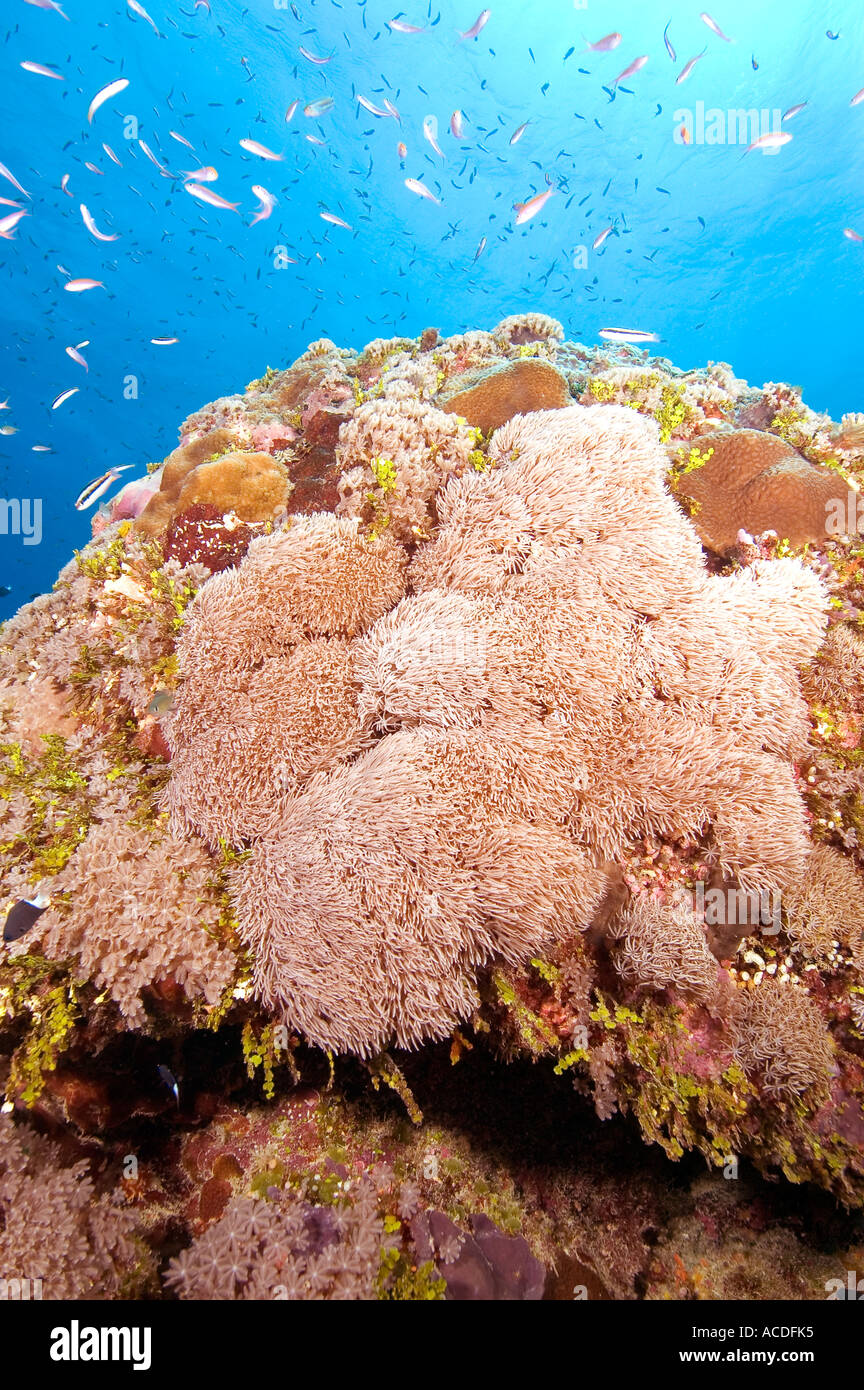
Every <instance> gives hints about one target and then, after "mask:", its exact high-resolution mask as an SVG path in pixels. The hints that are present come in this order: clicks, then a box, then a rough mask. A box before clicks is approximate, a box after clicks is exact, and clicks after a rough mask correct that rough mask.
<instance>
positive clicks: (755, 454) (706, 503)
mask: <svg viewBox="0 0 864 1390" xmlns="http://www.w3.org/2000/svg"><path fill="white" fill-rule="evenodd" d="M691 443H692V446H693V447H694V448H697V449H698V450H699V451H700V453H701V454H703V455H704V454H706V453H708V451H709V450H711V451H712V453H711V456H710V457H709V458H708V460H707V461H706V462H705V463H703V464H701V465H700V466H699V467H698V468H695V469H693V470H692V471H690V472H688V473H685V474H684V475H683V476H682V477H681V478H680V479H679V481H678V486H677V491H678V494H679V496H681V497H685V498H687V499H688V500H689V501H690V502H691V503H695V504H696V507H695V511H694V513H693V515H692V517H691V520H692V521H693V525H694V526H695V527H696V530H697V531H698V532H699V535H700V537H701V538H702V542H703V544H704V545H706V546H707V547H708V549H709V550H714V551H716V552H717V553H718V554H721V555H722V554H723V553H724V552H725V551H727V550H729V549H730V548H731V547H732V546H733V545H734V544H735V542H736V539H737V536H738V532H739V531H740V530H744V531H749V532H750V534H751V535H754V536H756V535H760V534H761V533H762V532H763V531H776V533H777V534H778V535H779V536H781V537H783V538H785V539H786V540H788V541H789V542H790V543H791V544H792V545H804V544H805V543H806V542H807V541H817V540H821V539H822V538H823V537H825V536H826V535H828V530H827V525H826V523H827V520H828V516H829V507H830V504H831V503H834V502H836V501H837V499H838V498H840V497H842V498H843V499H844V500H845V495H846V484H845V483H844V482H843V480H842V479H841V478H840V477H838V475H837V474H836V473H832V472H830V471H829V470H828V469H826V468H820V467H819V466H818V465H817V464H813V463H810V462H809V460H808V459H806V458H804V456H803V455H802V454H799V453H798V451H797V449H793V448H792V446H791V444H787V443H786V441H785V440H784V439H780V438H779V437H778V436H777V435H774V434H767V433H765V432H764V431H762V430H716V431H714V432H712V433H711V434H703V435H700V436H698V437H697V438H695V439H693V440H692V441H691Z"/></svg>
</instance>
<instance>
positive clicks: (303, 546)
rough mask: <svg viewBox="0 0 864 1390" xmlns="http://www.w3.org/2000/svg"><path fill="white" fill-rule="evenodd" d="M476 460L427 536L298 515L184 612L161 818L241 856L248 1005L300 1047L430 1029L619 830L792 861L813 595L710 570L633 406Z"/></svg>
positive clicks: (354, 1045)
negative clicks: (297, 1034)
mask: <svg viewBox="0 0 864 1390" xmlns="http://www.w3.org/2000/svg"><path fill="white" fill-rule="evenodd" d="M489 462H490V465H491V466H490V467H489V468H488V469H487V470H486V471H484V472H480V473H478V472H470V471H469V472H466V473H461V474H457V475H456V476H452V477H450V478H449V480H448V479H447V477H446V474H445V475H444V477H443V478H442V480H441V483H440V484H439V490H438V492H437V494H436V495H435V497H434V510H435V514H436V516H437V519H438V525H437V529H436V530H435V533H434V535H433V536H432V537H431V538H430V539H428V540H426V541H420V542H418V543H416V544H412V545H410V546H409V547H407V548H406V546H405V545H403V544H400V543H399V542H398V541H397V540H396V539H395V538H393V537H391V536H389V534H388V533H387V532H385V533H384V537H383V538H380V537H379V538H377V539H376V538H364V535H363V532H362V530H361V529H360V523H359V522H358V520H356V519H355V520H352V521H349V520H347V519H346V520H339V519H336V518H334V517H332V516H328V515H325V514H320V515H317V516H312V517H308V518H303V519H294V520H293V521H292V522H291V523H290V524H289V525H288V526H287V528H286V529H285V530H283V531H280V532H277V533H275V534H274V535H273V536H272V537H264V538H262V539H260V540H256V541H254V542H253V544H252V546H251V547H250V550H249V554H248V556H247V558H246V559H245V560H244V561H243V562H242V563H241V565H240V566H239V568H238V569H237V570H236V571H232V572H231V573H229V574H226V575H224V576H221V577H219V578H217V579H214V580H212V581H210V583H209V584H208V585H207V586H206V587H205V589H204V590H203V591H202V593H201V594H200V596H199V598H198V599H197V600H196V602H195V603H194V604H193V605H192V607H191V609H190V611H189V614H188V619H187V623H186V627H185V631H184V634H183V637H182V639H181V642H180V647H179V652H180V659H181V674H182V679H181V686H180V691H179V695H178V703H177V706H176V709H175V713H174V716H173V727H172V733H171V739H172V751H173V760H172V776H171V783H170V786H169V791H168V805H169V806H170V809H171V812H172V818H173V823H174V826H175V829H176V830H178V831H180V830H186V831H188V830H190V829H191V830H196V831H198V832H199V833H202V834H205V835H206V836H208V838H211V839H212V838H215V837H216V836H220V835H221V836H226V837H228V838H229V839H232V840H234V841H235V842H237V841H248V840H251V841H252V854H251V857H250V859H249V861H248V862H246V863H244V864H243V865H242V866H241V867H239V868H238V869H237V870H236V872H235V876H234V887H235V900H236V903H237V909H238V916H239V921H240V926H241V930H242V932H243V934H244V936H245V939H246V940H247V942H248V944H249V945H250V947H251V948H252V950H253V955H254V960H255V979H256V983H257V988H258V991H259V994H260V997H261V999H262V1000H263V1002H264V1003H265V1004H266V1005H267V1007H268V1009H271V1010H273V1011H274V1012H276V1013H277V1014H278V1015H280V1016H281V1017H283V1018H284V1020H285V1022H286V1023H288V1024H289V1025H290V1026H291V1027H293V1028H296V1029H299V1030H300V1031H302V1032H303V1033H305V1034H306V1036H307V1037H309V1038H311V1039H312V1040H313V1041H315V1042H318V1043H320V1044H321V1045H322V1046H326V1047H331V1048H335V1049H339V1050H346V1049H347V1050H352V1051H358V1052H372V1051H376V1050H378V1049H380V1048H381V1047H383V1046H385V1045H386V1044H387V1043H388V1041H390V1040H391V1039H393V1038H395V1039H396V1041H398V1042H399V1043H401V1044H403V1045H404V1044H409V1045H410V1044H416V1043H419V1042H421V1041H422V1040H423V1039H425V1038H431V1037H438V1036H442V1035H444V1034H446V1033H447V1032H448V1031H449V1030H450V1029H452V1027H453V1026H454V1025H455V1023H456V1022H458V1021H459V1020H460V1019H462V1018H465V1017H467V1016H468V1015H469V1014H470V1013H471V1012H472V1010H473V1009H474V1008H475V1007H476V1006H477V1003H478V995H477V988H476V979H477V973H478V971H479V970H480V969H481V968H482V967H484V966H490V965H493V964H494V963H495V961H496V960H513V961H516V960H519V959H524V958H525V956H526V955H527V954H529V953H530V952H532V951H538V950H541V949H542V948H543V947H544V946H546V945H547V944H548V943H549V942H550V941H551V940H553V939H555V938H559V939H560V938H562V937H564V938H566V937H567V936H568V934H569V935H573V934H577V935H578V934H579V933H581V932H584V931H585V930H586V928H588V927H589V926H590V924H591V922H592V921H593V919H594V916H595V914H596V912H597V911H598V909H599V908H600V905H601V904H602V902H603V900H604V897H605V895H606V892H607V889H608V886H609V880H608V874H607V869H606V867H604V866H606V865H608V863H609V861H615V860H618V859H621V858H622V856H625V855H626V854H627V852H628V850H629V849H630V848H631V847H632V846H633V844H634V843H635V842H636V841H637V840H638V839H639V837H640V836H643V835H646V834H650V835H661V836H667V837H672V838H673V839H674V838H676V837H678V838H692V837H699V836H702V837H707V839H706V845H707V846H708V847H709V853H710V855H712V856H713V858H714V861H715V862H716V863H717V865H718V866H719V867H720V869H721V870H722V871H723V872H726V873H729V874H732V875H736V876H737V878H738V880H739V881H740V882H741V883H742V884H744V885H746V886H753V887H756V888H763V887H766V886H772V887H775V888H779V887H784V886H785V885H787V884H788V883H790V882H791V881H793V880H794V879H795V877H796V876H798V875H800V873H802V872H803V869H804V866H805V864H806V859H807V854H808V850H809V839H808V832H807V825H806V818H805V813H804V807H803V803H802V801H801V797H800V794H799V791H798V788H797V785H796V781H795V775H794V770H793V767H792V764H791V762H790V760H789V759H790V754H794V752H795V751H796V750H798V751H800V749H801V747H802V746H803V742H804V737H805V726H806V708H805V706H804V703H803V700H802V697H801V694H800V691H799V688H798V682H797V670H798V668H799V667H800V666H802V665H803V664H804V663H806V662H807V661H808V660H809V659H810V658H811V657H812V656H813V655H814V653H815V651H816V649H817V648H818V646H819V643H820V641H821V638H822V634H823V631H824V623H825V611H826V602H825V596H824V593H823V591H822V589H821V586H820V584H819V581H818V580H817V579H816V577H815V576H814V575H813V574H812V573H811V572H809V571H807V570H805V569H804V568H803V567H802V566H801V565H800V564H799V563H798V562H797V561H792V560H784V561H778V562H774V563H773V564H763V565H761V566H754V567H753V568H751V569H750V570H748V571H746V572H742V573H739V574H735V575H732V576H729V577H720V576H716V575H714V576H712V575H710V574H709V573H708V572H707V571H706V568H705V565H704V561H703V556H702V550H701V547H700V545H699V542H698V539H697V537H696V536H695V534H694V532H693V530H692V528H691V526H690V524H689V522H688V521H687V520H686V518H685V517H684V516H683V515H682V513H681V512H680V511H679V509H678V508H677V506H676V505H675V503H674V501H673V500H672V498H671V497H670V496H669V494H668V493H667V491H666V490H665V487H664V477H665V470H666V466H667V465H666V458H665V455H664V451H663V450H662V448H661V447H660V444H659V442H658V439H657V431H656V427H655V426H654V425H653V424H651V423H650V422H645V421H644V420H642V419H640V418H639V417H638V416H637V415H635V414H634V413H633V412H631V411H628V410H624V409H621V408H605V407H600V406H595V407H590V408H584V407H579V406H573V407H570V408H568V409H561V410H554V411H548V412H538V413H535V414H532V415H528V416H522V417H516V418H515V419H514V420H512V421H510V422H509V423H508V424H506V425H505V426H503V427H502V428H501V429H500V430H499V431H498V432H497V433H496V435H495V436H494V437H493V439H492V442H491V445H490V449H489ZM406 567H407V568H406ZM406 573H407V593H406V590H405V576H406Z"/></svg>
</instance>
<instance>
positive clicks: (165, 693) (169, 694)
mask: <svg viewBox="0 0 864 1390" xmlns="http://www.w3.org/2000/svg"><path fill="white" fill-rule="evenodd" d="M173 703H174V692H173V690H157V691H156V693H155V694H154V696H153V699H152V700H151V701H150V703H149V705H148V706H147V713H148V714H155V715H156V716H157V717H158V715H160V714H167V713H168V711H169V709H170V708H171V706H172V705H173Z"/></svg>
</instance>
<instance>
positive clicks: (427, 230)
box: [0, 0, 864, 616]
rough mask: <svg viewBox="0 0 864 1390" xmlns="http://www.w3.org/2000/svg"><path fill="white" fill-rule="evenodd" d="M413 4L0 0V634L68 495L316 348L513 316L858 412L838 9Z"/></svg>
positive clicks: (860, 43) (685, 1) (846, 69)
mask: <svg viewBox="0 0 864 1390" xmlns="http://www.w3.org/2000/svg"><path fill="white" fill-rule="evenodd" d="M405 3H406V4H407V8H406V9H404V10H402V11H399V10H398V8H397V6H398V4H399V0H365V3H356V0H340V3H337V0H317V2H316V0H296V3H290V2H289V0H284V3H283V0H249V3H241V2H240V0H209V3H206V2H205V0H197V3H195V0H147V4H146V7H145V6H143V5H140V4H137V3H134V4H133V3H132V0H129V3H127V0H63V4H62V6H60V5H54V6H53V8H52V5H51V3H50V0H2V6H0V36H2V58H0V62H2V81H0V164H2V166H3V170H0V198H2V199H3V200H4V202H3V203H0V231H2V232H3V233H4V235H3V237H2V239H0V305H2V317H3V332H2V335H0V403H2V404H3V405H4V409H2V410H0V429H2V430H4V431H6V430H14V433H5V432H4V433H2V434H0V494H2V498H3V500H4V501H8V500H10V499H18V501H19V503H21V502H23V501H24V500H25V499H27V500H29V501H30V502H31V504H32V503H34V502H35V501H36V500H38V501H39V502H41V527H40V528H39V534H38V535H37V529H36V528H35V527H33V528H32V530H31V536H30V537H29V539H30V540H32V541H33V543H31V544H25V540H27V539H28V537H26V536H24V535H22V534H19V535H13V534H5V535H2V536H0V543H2V548H0V587H2V588H3V589H8V590H9V592H8V593H5V594H4V595H3V596H2V598H0V616H7V615H8V614H9V613H11V612H13V611H14V610H15V609H17V608H18V607H19V606H20V605H21V603H23V602H25V601H26V600H27V599H28V598H30V597H31V596H32V595H33V594H34V593H37V592H41V591H43V590H44V589H46V588H47V587H49V586H50V584H51V583H52V581H53V579H54V578H55V576H56V573H57V571H58V569H59V568H60V567H61V566H62V565H63V564H64V563H65V561H66V560H67V559H68V558H69V556H70V555H71V553H72V550H73V548H75V547H80V546H82V545H83V544H85V543H86V541H87V540H88V539H89V536H90V520H91V517H92V514H93V513H92V509H91V510H85V511H81V510H76V508H75V500H76V498H77V497H78V495H79V493H80V492H81V490H82V488H84V486H85V485H86V484H87V483H88V482H89V481H90V480H92V479H94V478H96V477H98V476H99V475H100V474H102V473H103V472H104V471H105V470H107V469H108V468H110V467H111V466H122V465H131V467H130V468H128V469H127V470H126V471H125V472H123V473H122V474H121V475H120V481H118V482H117V483H116V484H115V485H114V486H116V487H119V486H120V485H121V481H126V480H128V479H130V478H132V477H135V476H137V475H138V474H139V473H141V472H143V471H144V468H145V466H146V464H147V463H148V462H149V461H153V460H161V459H162V457H163V456H164V455H165V454H166V453H168V452H169V451H170V450H171V449H172V448H173V447H174V446H175V444H176V442H177V430H178V426H179V424H180V422H181V421H182V419H183V418H184V417H185V416H186V415H187V414H188V413H190V412H191V411H192V410H194V409H195V408H196V407H198V406H199V405H201V404H203V403H204V402H206V401H209V400H211V399H213V398H215V397H217V396H219V395H222V394H225V393H230V392H234V391H238V390H242V389H243V387H244V386H245V385H246V383H247V382H248V381H249V380H251V379H252V378H255V377H258V376H260V375H261V374H262V373H263V371H264V370H265V368H266V367H267V366H268V365H269V366H273V367H282V366H285V365H287V364H288V363H289V362H290V361H291V360H292V359H293V358H295V357H296V356H298V355H299V354H300V353H301V352H302V351H303V349H304V348H305V346H306V345H307V344H308V343H309V342H310V341H312V340H314V339H316V338H319V337H323V336H326V337H329V338H332V339H333V340H334V341H335V342H337V343H338V344H340V345H342V346H346V347H347V346H351V347H357V348H360V347H362V345H363V344H364V343H366V342H367V341H369V340H370V339H372V338H375V337H379V336H384V337H387V336H391V335H394V334H405V335H410V336H414V335H416V334H418V333H419V332H421V331H422V329H423V328H425V327H427V326H435V327H437V328H439V329H440V330H441V331H442V333H453V332H458V331H460V330H462V329H465V328H468V327H482V328H488V327H491V326H492V325H493V324H495V323H496V322H497V321H498V320H499V319H501V318H502V317H503V316H504V315H506V314H510V313H518V312H523V311H526V310H529V309H536V310H542V311H544V312H546V313H548V314H551V315H553V316H554V317H556V318H558V319H560V320H561V322H562V323H563V324H564V327H565V330H566V332H567V336H568V337H570V338H572V339H576V340H578V341H581V342H584V343H588V344H592V343H596V342H598V334H599V333H600V331H601V330H602V329H604V328H608V327H624V328H627V329H638V330H641V331H643V332H646V333H651V334H656V335H657V337H658V339H659V341H660V346H659V347H657V348H656V349H654V350H655V351H657V352H659V353H662V354H663V355H665V356H668V357H669V358H671V359H672V361H673V362H675V363H676V364H677V365H678V366H680V367H691V366H695V365H697V364H700V363H704V362H706V361H708V360H722V361H727V362H729V363H730V364H732V366H733V367H734V369H735V371H736V373H737V375H739V376H742V377H745V378H747V379H749V380H750V381H751V382H753V383H756V384H760V385H761V383H762V382H764V381H788V382H791V383H793V384H797V385H800V386H801V387H802V388H803V392H804V398H805V400H806V401H807V403H808V404H809V405H810V406H812V407H813V408H814V409H817V410H827V411H828V412H830V413H831V415H832V416H833V417H834V418H835V419H839V418H840V416H841V415H842V414H843V413H844V412H847V411H853V410H857V409H861V408H862V406H864V383H862V371H861V362H860V341H859V339H860V319H861V315H860V310H859V308H858V307H856V306H858V305H860V299H859V296H860V293H861V285H862V275H864V242H862V240H861V238H862V237H864V178H862V175H864V99H862V100H861V101H859V102H857V103H856V102H855V101H854V98H855V97H856V95H857V94H859V93H860V92H861V89H862V87H864V6H862V4H861V3H860V0H832V2H831V3H829V4H824V3H820V4H816V3H812V2H811V0H760V3H759V4H754V3H753V0H717V3H716V8H712V9H711V11H710V12H709V13H703V14H700V11H699V8H698V5H697V4H696V3H693V2H692V0H662V3H654V0H617V2H616V3H600V0H594V2H593V3H588V4H585V5H582V4H576V5H574V4H573V3H572V0H533V3H529V2H528V0H519V2H518V3H517V0H495V3H493V4H492V6H491V9H490V10H489V11H483V13H482V15H481V14H479V13H478V10H479V6H478V7H477V8H475V6H474V4H471V3H464V0H459V3H443V4H440V5H439V4H437V3H433V4H432V5H431V6H428V5H426V4H420V3H417V2H416V0H405ZM484 17H485V22H483V23H482V24H481V23H480V21H481V20H483V19H484ZM394 21H395V23H394ZM411 26H414V27H416V28H417V29H419V30H420V31H421V32H405V30H406V27H409V28H410V27H411ZM718 30H719V32H718ZM475 32H476V37H475V36H473V35H474V33H475ZM466 34H467V35H468V37H460V35H466ZM618 34H620V36H621V37H620V41H616V39H615V36H616V35H618ZM664 35H665V37H664ZM604 40H605V41H606V42H603V41H604ZM667 43H668V46H667ZM589 45H593V47H589ZM598 45H599V47H598ZM698 55H701V57H699V60H698V62H696V63H695V65H694V66H692V67H690V68H689V71H688V70H687V68H688V65H689V64H690V60H691V59H694V58H697V56H698ZM646 59H647V61H644V60H646ZM636 60H643V61H642V62H641V65H636V66H634V64H636ZM40 68H41V69H47V70H48V72H47V73H46V72H44V71H40V70H39V69H40ZM34 69H35V70H34ZM51 72H53V73H54V74H55V76H51V75H50V73H51ZM616 79H617V81H616ZM676 79H677V80H676ZM682 79H683V80H682ZM121 81H123V82H125V83H126V84H128V85H126V86H124V87H122V89H117V88H115V89H114V91H113V92H109V94H108V95H107V96H106V97H105V99H104V100H102V101H101V103H100V102H94V98H95V97H97V94H100V93H103V92H104V89H105V88H106V87H109V85H110V84H116V83H120V82H121ZM361 97H362V98H363V99H364V101H363V102H361V101H360V98H361ZM323 99H330V100H331V101H332V106H330V105H329V103H328V102H327V101H324V100H323ZM364 103H368V105H366V104H364ZM385 103H388V104H385ZM805 103H806V104H805ZM370 106H371V107H372V108H373V109H372V110H370V109H369V107H370ZM795 107H800V108H801V109H799V110H798V111H795V110H794V108H795ZM88 110H89V111H90V113H91V114H90V118H89V119H88ZM454 112H457V113H461V123H460V117H459V116H458V115H457V116H456V118H455V120H454V119H453V113H454ZM747 112H749V113H750V116H749V117H748V118H747V119H746V120H744V119H742V118H743V116H744V114H745V113H747ZM730 113H732V114H730ZM735 113H737V114H735ZM288 116H290V119H288ZM526 123H527V124H526ZM523 126H524V127H525V128H524V130H523V131H522V133H521V134H519V135H518V137H517V132H519V130H520V128H521V127H523ZM424 127H425V131H424ZM436 130H437V135H436ZM454 132H455V133H454ZM784 134H785V135H788V136H791V137H792V138H791V139H788V140H785V141H782V142H778V141H777V136H778V135H784ZM177 137H181V138H179V139H178V138H177ZM765 137H767V139H766V138H765ZM760 138H761V140H762V143H761V144H759V145H757V146H756V148H753V149H750V148H748V147H749V145H751V144H753V142H754V141H756V140H759V139H760ZM433 140H434V141H435V144H437V146H438V149H440V153H439V152H438V150H436V149H435V148H434V146H433V143H432V142H433ZM243 141H246V142H251V146H252V148H249V147H244V145H243V144H242V143H241V142H243ZM400 143H404V146H405V152H404V154H402V155H401V157H400V153H401V152H400V150H399V146H400ZM190 147H191V148H190ZM262 150H263V153H262V152H261V151H262ZM4 171H5V172H4ZM202 171H203V172H202ZM213 171H215V172H216V173H217V174H218V177H217V178H212V173H213ZM10 175H11V176H12V177H11V179H10V177H9V176H10ZM13 179H14V181H15V182H13V181H12V180H13ZM406 179H408V180H412V181H416V183H418V184H420V185H421V186H422V188H423V189H425V190H426V192H427V193H428V194H430V195H432V196H431V197H428V196H423V194H422V192H418V191H416V189H412V188H410V187H408V186H406V182H405V181H406ZM16 184H17V185H20V187H19V186H16ZM190 185H192V186H193V187H194V188H196V189H197V193H196V192H193V191H190ZM256 189H260V190H263V192H262V193H261V195H260V196H259V194H258V192H256ZM550 189H551V190H554V193H553V196H552V197H550V198H549V199H548V200H547V201H546V202H545V203H544V205H543V206H542V208H540V209H539V211H537V212H536V214H535V215H533V216H531V217H528V218H523V220H521V221H520V222H519V223H517V221H516V218H517V212H516V210H515V209H514V205H516V204H526V203H530V200H531V199H532V198H533V197H534V196H536V195H538V194H542V193H544V192H547V191H549V190H550ZM22 190H24V191H23V192H22ZM214 193H215V194H217V195H218V196H219V197H220V198H221V199H223V200H224V201H225V202H226V203H229V204H236V205H237V206H236V208H232V207H216V206H213V205H212V204H211V203H209V202H207V201H205V200H203V195H208V194H209V195H212V194H214ZM271 199H272V200H275V201H273V202H272V211H270V213H269V215H267V216H261V217H257V214H258V213H261V212H266V211H267V208H268V207H269V206H270V205H271ZM433 199H434V201H433ZM22 210H23V211H24V212H25V213H26V215H25V216H24V217H22V218H21V219H20V220H18V221H17V225H11V224H12V223H15V218H14V214H15V213H16V212H18V211H22ZM527 211H529V209H526V212H527ZM325 213H326V214H331V215H333V216H335V217H336V218H337V219H339V220H340V222H341V223H347V224H348V225H347V226H343V225H340V224H339V222H336V223H334V222H330V221H327V220H326V219H325V218H324V217H323V216H322V214H325ZM256 217H257V220H256ZM607 228H611V229H612V230H611V231H609V232H608V234H607V235H606V237H605V238H603V239H601V237H602V233H604V232H605V231H606V230H607ZM595 242H596V243H597V245H596V246H595ZM78 280H93V281H97V282H100V283H99V284H97V285H96V286H95V287H93V288H89V289H83V290H79V291H75V290H73V289H72V288H71V286H72V285H74V283H75V282H76V281H78ZM160 339H161V340H171V341H167V342H166V341H162V342H159V341H158V340H160ZM175 339H176V341H173V340H175ZM154 340H157V341H155V342H154ZM68 349H72V351H74V352H76V353H77V354H78V356H79V357H80V358H81V359H83V362H85V363H86V368H85V366H84V365H82V364H81V362H79V361H78V360H76V359H75V358H73V357H72V356H70V355H69V352H68V351H67V350H68ZM73 388H75V394H73V395H70V396H68V397H67V398H66V399H65V400H61V398H62V397H63V396H64V395H65V393H67V392H70V391H72V390H73ZM37 446H43V447H42V448H39V447H37ZM109 495H110V494H109ZM97 505H98V504H97ZM7 514H8V513H7ZM33 515H34V517H35V515H38V509H37V512H36V513H34V514H33ZM37 541H38V543H36V542H37Z"/></svg>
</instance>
